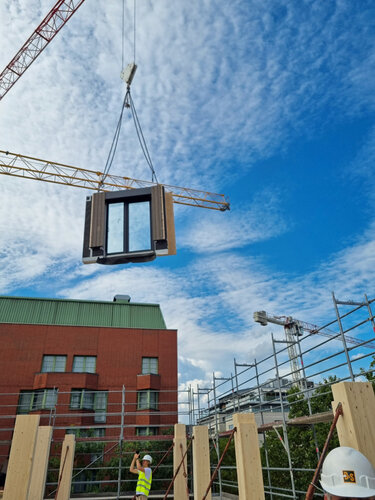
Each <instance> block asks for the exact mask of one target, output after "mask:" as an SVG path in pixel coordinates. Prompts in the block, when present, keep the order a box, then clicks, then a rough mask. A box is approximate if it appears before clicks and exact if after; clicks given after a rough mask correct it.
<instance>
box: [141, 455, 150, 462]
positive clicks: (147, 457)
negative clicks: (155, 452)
mask: <svg viewBox="0 0 375 500" xmlns="http://www.w3.org/2000/svg"><path fill="white" fill-rule="evenodd" d="M143 460H148V461H149V462H150V464H152V458H151V457H150V455H145V456H144V457H143V458H142V461H143Z"/></svg>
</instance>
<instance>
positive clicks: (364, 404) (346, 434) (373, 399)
mask: <svg viewBox="0 0 375 500" xmlns="http://www.w3.org/2000/svg"><path fill="white" fill-rule="evenodd" d="M332 393H333V397H334V400H333V402H332V407H333V409H334V410H335V408H336V406H337V405H338V403H339V402H341V403H342V410H343V415H342V416H341V417H340V418H339V419H338V421H337V433H338V436H339V441H340V446H350V447H351V448H355V449H356V450H358V451H360V452H361V453H363V454H364V455H365V456H366V457H367V458H368V459H369V460H370V462H371V463H372V464H374V465H375V395H374V390H373V388H372V385H371V384H370V383H369V382H339V383H337V384H334V385H333V386H332Z"/></svg>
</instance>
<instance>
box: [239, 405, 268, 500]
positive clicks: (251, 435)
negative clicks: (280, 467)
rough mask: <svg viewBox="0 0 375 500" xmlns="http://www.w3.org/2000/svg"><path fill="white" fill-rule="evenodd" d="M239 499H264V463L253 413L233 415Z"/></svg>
mask: <svg viewBox="0 0 375 500" xmlns="http://www.w3.org/2000/svg"><path fill="white" fill-rule="evenodd" d="M233 425H234V426H235V427H236V429H237V431H236V432H235V434H234V444H235V450H236V464H237V482H238V496H239V500H264V487H263V475H262V464H261V459H260V451H259V442H258V432H257V425H256V422H255V416H254V414H253V413H236V414H235V415H233Z"/></svg>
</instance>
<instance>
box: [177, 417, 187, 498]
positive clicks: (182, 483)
mask: <svg viewBox="0 0 375 500" xmlns="http://www.w3.org/2000/svg"><path fill="white" fill-rule="evenodd" d="M173 442H174V447H173V474H175V473H176V470H177V468H178V467H179V465H180V463H181V461H182V457H183V455H184V454H185V452H186V425H185V424H175V426H174V440H173ZM184 465H185V470H186V472H187V458H186V457H185V459H184ZM186 488H187V478H186V477H184V466H181V467H180V470H179V472H178V474H177V476H176V479H175V482H174V485H173V494H174V498H178V500H189V498H188V494H187V489H186Z"/></svg>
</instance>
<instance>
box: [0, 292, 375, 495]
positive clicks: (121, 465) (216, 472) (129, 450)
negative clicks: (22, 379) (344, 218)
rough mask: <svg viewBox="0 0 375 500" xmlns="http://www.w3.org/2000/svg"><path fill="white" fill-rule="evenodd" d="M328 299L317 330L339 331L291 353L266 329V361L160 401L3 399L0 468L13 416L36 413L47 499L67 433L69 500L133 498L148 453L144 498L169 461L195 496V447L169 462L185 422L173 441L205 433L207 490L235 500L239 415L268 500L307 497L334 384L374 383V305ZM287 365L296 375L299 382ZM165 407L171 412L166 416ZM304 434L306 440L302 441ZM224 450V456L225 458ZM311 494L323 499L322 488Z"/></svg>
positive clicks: (128, 394)
mask: <svg viewBox="0 0 375 500" xmlns="http://www.w3.org/2000/svg"><path fill="white" fill-rule="evenodd" d="M332 299H333V305H334V310H335V314H336V318H335V319H334V320H332V321H330V322H329V323H327V324H326V325H323V326H322V327H320V329H321V330H326V329H327V327H330V328H331V329H332V328H334V329H337V333H336V334H334V335H331V336H329V337H323V336H319V333H318V332H319V328H318V329H317V330H315V331H312V332H309V333H306V334H305V335H303V336H298V335H297V336H295V337H294V338H293V339H292V340H293V342H294V346H293V347H294V349H293V350H291V349H290V342H291V339H287V340H286V339H285V337H284V335H283V332H280V333H281V334H280V335H279V334H277V332H276V333H271V335H270V340H271V349H270V351H271V352H270V354H269V355H268V356H266V357H265V358H264V359H262V360H257V359H254V360H252V361H248V360H243V361H242V360H241V361H237V360H236V359H234V371H233V373H230V375H228V376H218V374H217V373H213V376H212V384H211V385H210V387H199V386H198V387H196V388H191V387H190V388H188V389H187V390H185V391H160V397H159V400H158V401H157V400H156V399H153V398H152V397H151V396H150V400H149V401H147V404H146V405H144V402H143V401H140V400H138V398H137V394H136V392H137V391H129V390H127V389H126V388H125V387H123V388H122V389H121V390H116V391H110V390H109V391H107V398H106V404H105V405H103V404H102V400H101V399H100V398H99V399H98V400H95V401H96V402H95V404H94V403H93V401H94V399H93V397H94V396H95V395H96V394H97V393H98V391H86V394H81V395H80V399H77V395H75V396H74V397H73V396H72V393H64V392H61V391H58V390H57V389H56V391H55V393H54V394H53V395H51V394H43V397H39V399H37V400H35V401H36V402H35V405H34V402H29V407H25V402H24V401H23V400H22V401H21V399H20V394H19V393H17V394H16V393H14V394H0V470H1V464H2V463H3V462H4V461H5V460H6V459H7V457H8V455H9V449H10V445H11V440H12V433H13V428H14V423H15V419H16V416H17V414H19V413H25V414H26V413H30V412H31V413H32V414H36V415H38V416H39V418H40V425H44V426H47V425H48V426H51V427H52V445H51V453H50V456H49V465H48V472H47V481H46V486H45V498H54V497H55V494H56V489H57V488H58V487H59V481H58V480H59V470H60V469H61V465H62V461H63V458H62V457H63V452H62V450H64V448H62V447H63V446H64V444H63V442H65V439H66V434H68V435H69V434H74V436H75V443H76V444H75V453H74V468H73V473H72V493H74V494H75V496H78V495H80V494H82V495H85V497H87V495H88V494H91V495H92V496H94V495H95V496H98V495H100V497H101V498H104V497H105V498H117V499H120V498H129V499H130V498H133V494H134V490H135V485H136V478H135V477H134V476H132V475H131V474H129V473H128V469H129V465H130V462H131V459H132V456H133V454H134V452H135V451H140V452H141V453H147V452H148V453H151V454H152V456H153V458H154V461H155V463H158V462H159V461H162V463H161V464H160V467H158V472H157V474H155V476H154V478H153V487H152V495H151V497H153V498H166V495H168V491H169V490H170V489H171V482H172V480H173V478H174V476H175V475H176V467H175V465H176V463H180V468H181V471H180V472H181V473H182V472H183V475H184V478H185V479H184V481H185V482H186V484H185V483H184V484H185V486H184V489H185V490H186V491H185V492H184V498H185V495H186V497H187V498H189V493H188V491H190V492H192V491H193V489H194V486H195V482H196V481H195V478H194V477H193V467H194V461H193V459H192V458H193V456H192V451H191V450H189V449H188V448H189V447H188V446H186V445H184V446H182V444H181V443H179V444H178V446H176V445H175V447H174V452H173V454H174V456H173V459H172V456H169V452H170V450H171V446H172V447H173V443H176V442H178V441H176V425H177V427H178V426H180V425H182V424H177V422H185V424H184V425H183V428H181V429H182V430H181V434H180V438H179V439H182V440H183V436H182V434H183V435H185V426H186V436H185V439H186V438H187V439H188V440H190V444H191V441H192V440H193V439H194V433H195V431H196V430H197V429H199V428H200V427H201V426H203V427H206V428H207V430H208V433H209V437H210V446H209V455H210V468H211V469H210V470H211V476H212V489H211V492H210V494H212V496H213V497H215V498H219V499H227V498H237V497H236V494H238V491H239V479H238V477H239V476H238V473H239V472H238V470H237V467H236V461H235V458H234V454H233V453H234V452H233V442H232V443H231V444H230V446H229V444H228V440H229V439H231V438H232V437H233V433H234V432H235V429H236V422H238V417H239V416H240V417H242V416H244V414H249V413H251V414H252V415H253V416H252V418H253V417H254V419H255V422H256V427H257V432H258V439H259V446H260V451H261V456H262V463H263V485H264V492H265V495H266V497H267V498H271V499H279V498H280V499H282V498H293V499H299V498H304V497H305V494H306V490H307V486H308V482H309V481H311V478H312V476H313V473H314V470H315V466H316V463H317V462H318V460H319V457H320V454H321V449H322V439H323V438H324V439H325V437H326V434H327V432H328V431H327V429H328V428H329V426H330V423H331V421H332V419H333V412H332V407H331V402H332V400H333V396H332V391H331V386H332V384H336V383H337V382H340V381H349V382H353V381H361V380H366V379H373V378H375V376H374V375H375V362H374V363H372V361H373V360H374V355H375V352H374V349H373V342H374V340H375V338H374V332H375V321H374V316H373V313H372V308H371V305H372V303H373V302H374V301H375V299H372V300H369V299H368V298H367V296H366V295H365V296H364V301H363V302H354V301H349V300H347V301H340V300H338V299H337V298H336V297H335V295H334V294H332ZM331 331H332V330H331ZM348 332H350V333H351V335H355V338H356V339H357V342H356V343H355V344H349V343H348V342H347V341H346V334H347V333H348ZM291 352H294V353H295V354H294V355H295V356H297V357H298V360H297V362H296V363H290V355H291ZM371 363H372V364H371ZM293 366H295V367H298V371H299V372H300V373H298V376H297V377H296V376H295V375H296V374H294V373H293ZM293 375H294V376H293ZM296 380H298V381H299V382H298V383H296ZM301 381H302V382H303V384H301ZM163 392H169V394H162V393H163ZM171 393H173V394H171ZM91 395H93V396H92V397H91ZM86 397H87V399H85V398H86ZM163 401H167V402H166V403H163ZM322 401H323V403H324V404H323V403H322ZM38 404H39V405H42V406H39V407H38ZM164 404H165V405H168V407H167V406H164V407H163V405H164ZM171 404H172V407H173V405H174V407H175V408H176V410H175V411H171V410H170V408H171ZM239 414H243V415H239ZM173 427H174V430H173ZM254 432H255V433H256V431H254ZM301 436H302V438H303V439H305V438H306V442H300V440H301V439H302V438H301ZM306 436H307V437H306ZM307 438H308V440H307ZM336 442H337V437H336ZM297 445H298V446H299V447H300V448H301V449H302V450H303V451H304V453H305V454H306V456H307V457H308V458H309V461H310V462H309V464H310V465H309V466H308V465H306V461H304V460H301V462H299V459H298V457H297V458H296V446H297ZM336 445H337V444H336ZM189 446H190V445H189ZM298 446H297V447H298ZM230 447H232V451H231V450H230ZM309 447H310V449H308V448H309ZM180 448H181V449H180ZM193 448H194V445H193ZM223 450H225V453H226V452H227V450H229V451H228V454H227V456H226V457H224V454H225V453H223ZM275 453H276V455H277V457H278V461H277V463H275ZM181 456H182V462H181ZM164 457H166V458H165V460H164ZM280 478H282V480H280ZM301 485H302V486H301ZM205 487H206V486H205ZM0 488H1V487H0ZM210 488H211V483H210ZM187 490H188V491H187ZM105 495H107V496H105ZM190 495H191V493H190ZM231 495H232V496H231ZM316 495H317V496H322V492H320V491H317V492H316Z"/></svg>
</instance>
